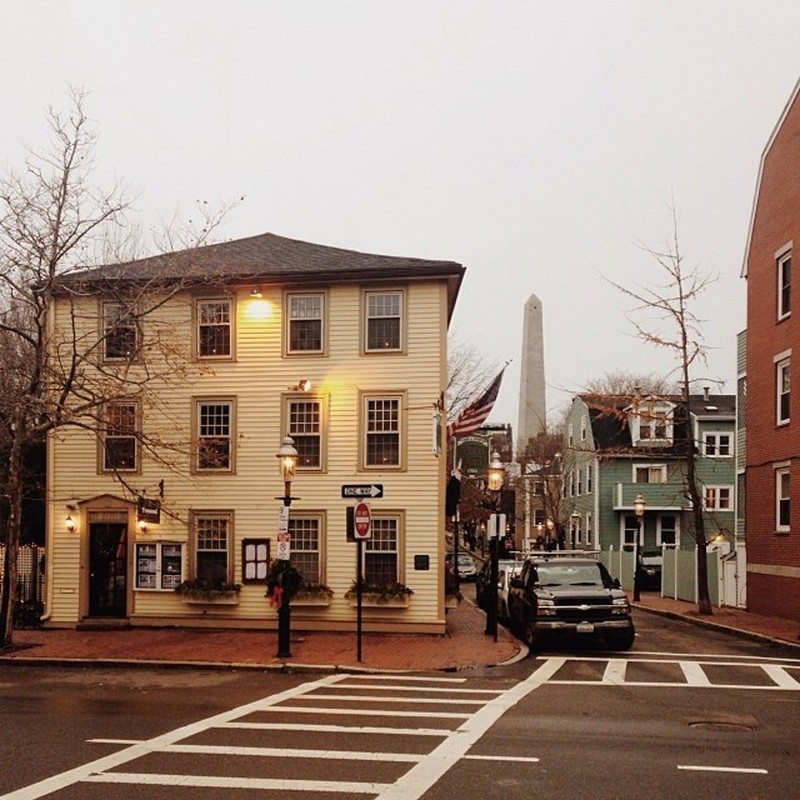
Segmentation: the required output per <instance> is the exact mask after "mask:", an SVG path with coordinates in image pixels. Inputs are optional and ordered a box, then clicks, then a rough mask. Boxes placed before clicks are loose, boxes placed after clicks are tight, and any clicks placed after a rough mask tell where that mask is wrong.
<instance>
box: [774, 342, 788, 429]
mask: <svg viewBox="0 0 800 800" xmlns="http://www.w3.org/2000/svg"><path fill="white" fill-rule="evenodd" d="M787 353H788V355H787ZM791 355H792V351H791V350H788V351H785V352H784V353H781V354H780V355H779V356H775V424H776V425H788V424H789V423H790V422H791V417H792V414H791V396H792V357H791ZM785 369H786V370H788V372H789V392H788V394H789V406H790V407H789V415H788V416H787V417H782V416H781V398H782V397H783V394H782V393H781V386H782V385H783V371H784V370H785Z"/></svg>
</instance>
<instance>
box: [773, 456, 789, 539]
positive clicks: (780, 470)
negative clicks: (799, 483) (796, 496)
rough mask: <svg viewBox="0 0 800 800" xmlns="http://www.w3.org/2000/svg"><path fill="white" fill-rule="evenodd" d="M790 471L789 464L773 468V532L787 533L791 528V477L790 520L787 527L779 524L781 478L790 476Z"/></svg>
mask: <svg viewBox="0 0 800 800" xmlns="http://www.w3.org/2000/svg"><path fill="white" fill-rule="evenodd" d="M790 469H791V468H790V466H789V464H780V465H776V467H775V530H776V531H780V532H781V533H788V532H789V531H790V530H791V528H792V526H791V509H792V495H791V477H790V479H789V486H790V490H789V519H790V524H789V525H781V522H780V519H781V494H780V491H781V477H782V476H783V475H790V476H791V471H790Z"/></svg>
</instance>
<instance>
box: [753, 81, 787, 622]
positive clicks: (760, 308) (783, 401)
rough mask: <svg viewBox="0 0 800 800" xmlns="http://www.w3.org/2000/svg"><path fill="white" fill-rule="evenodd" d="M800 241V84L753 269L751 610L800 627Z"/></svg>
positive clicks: (779, 149) (772, 164)
mask: <svg viewBox="0 0 800 800" xmlns="http://www.w3.org/2000/svg"><path fill="white" fill-rule="evenodd" d="M795 240H796V241H797V247H798V250H800V83H798V85H797V86H796V87H795V90H794V92H793V94H792V96H791V98H790V100H789V102H788V103H787V105H786V107H785V109H784V111H783V113H782V115H781V117H780V119H779V120H778V124H777V125H776V127H775V130H774V131H773V133H772V136H771V137H770V139H769V141H768V142H767V146H766V147H765V149H764V153H763V155H762V157H761V165H760V169H759V175H758V182H757V185H756V193H755V200H754V203H753V211H752V217H751V221H750V231H749V235H748V241H747V248H746V251H745V262H744V270H743V274H744V276H745V277H746V279H747V361H746V375H747V378H746V379H747V394H746V397H747V401H746V412H747V413H746V429H747V457H746V471H745V482H746V504H745V521H746V531H747V534H746V535H747V560H748V566H747V599H748V608H749V610H750V611H753V612H755V613H761V614H775V615H778V616H781V617H787V618H790V619H796V620H798V621H800V497H799V496H798V486H800V408H795V406H797V405H798V402H797V400H798V398H797V396H796V394H797V393H795V397H794V402H792V394H791V371H792V368H793V366H794V368H795V369H798V368H800V305H798V299H800V298H798V297H797V292H795V293H794V296H792V257H793V255H792V251H793V249H794V242H795ZM794 306H798V307H797V308H796V309H795V308H793V307H794ZM795 350H796V351H797V352H794V351H795ZM793 362H794V364H793ZM740 502H741V500H740Z"/></svg>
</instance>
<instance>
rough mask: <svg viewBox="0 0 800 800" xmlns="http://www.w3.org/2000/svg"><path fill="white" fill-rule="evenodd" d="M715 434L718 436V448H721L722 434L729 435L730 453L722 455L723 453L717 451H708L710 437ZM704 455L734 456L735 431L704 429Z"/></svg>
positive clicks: (713, 456) (714, 456)
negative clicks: (720, 439) (711, 452)
mask: <svg viewBox="0 0 800 800" xmlns="http://www.w3.org/2000/svg"><path fill="white" fill-rule="evenodd" d="M709 436H715V437H716V440H717V441H716V445H715V446H716V449H717V450H719V448H720V443H719V438H720V436H727V437H728V453H727V454H726V455H722V454H721V453H719V452H717V453H714V454H713V455H712V454H710V453H709V452H708V437H709ZM703 455H704V456H705V457H706V458H733V433H732V432H731V431H704V432H703Z"/></svg>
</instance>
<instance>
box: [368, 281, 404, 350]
mask: <svg viewBox="0 0 800 800" xmlns="http://www.w3.org/2000/svg"><path fill="white" fill-rule="evenodd" d="M375 295H397V296H399V298H400V313H399V331H398V340H399V341H398V346H397V347H376V348H371V347H370V346H369V322H370V320H371V319H372V317H370V316H369V298H370V297H373V296H375ZM361 302H362V309H363V311H362V314H363V325H362V337H363V340H362V350H363V352H364V353H365V354H369V355H373V354H378V355H380V354H381V353H384V354H386V353H404V352H405V349H406V314H407V311H406V305H407V298H406V292H405V290H404V289H398V288H393V289H390V288H386V289H365V290H364V293H363V297H362V301H361Z"/></svg>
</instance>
